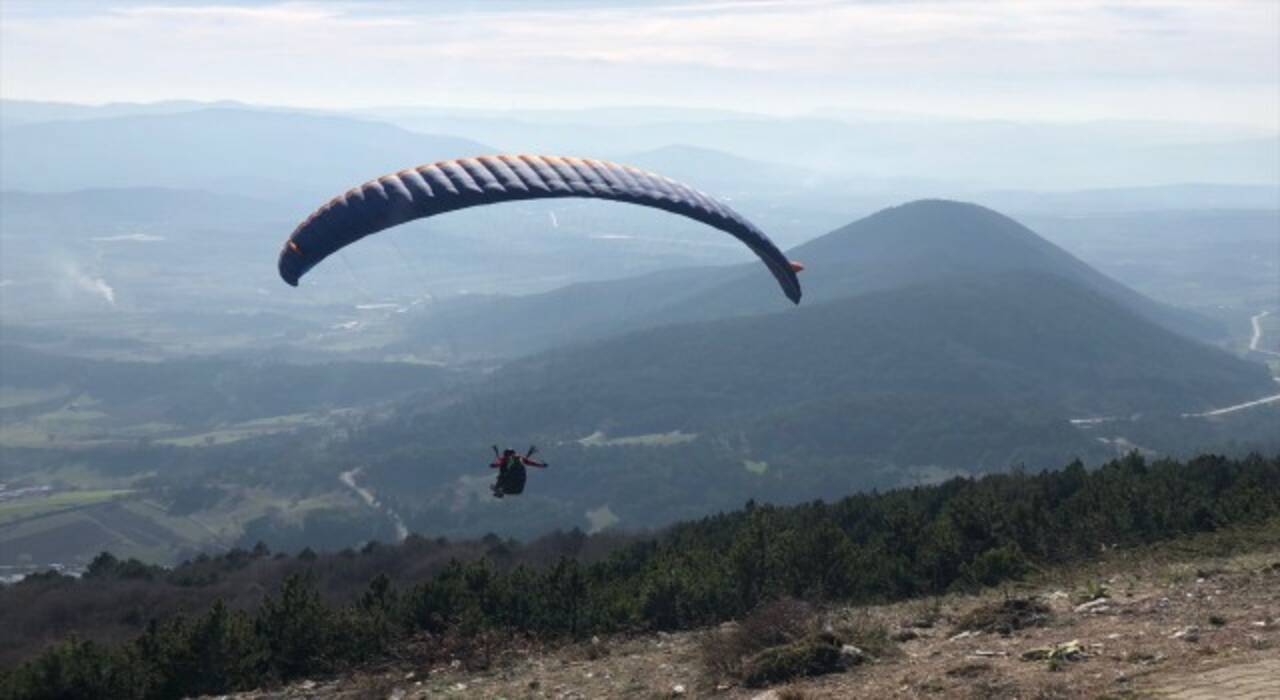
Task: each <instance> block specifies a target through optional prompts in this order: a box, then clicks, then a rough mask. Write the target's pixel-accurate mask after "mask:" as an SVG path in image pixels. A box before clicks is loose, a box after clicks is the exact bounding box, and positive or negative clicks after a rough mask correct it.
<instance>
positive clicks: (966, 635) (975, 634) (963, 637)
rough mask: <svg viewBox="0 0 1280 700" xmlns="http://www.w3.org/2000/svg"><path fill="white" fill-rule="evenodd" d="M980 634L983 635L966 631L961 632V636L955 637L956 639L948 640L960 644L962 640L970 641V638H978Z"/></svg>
mask: <svg viewBox="0 0 1280 700" xmlns="http://www.w3.org/2000/svg"><path fill="white" fill-rule="evenodd" d="M979 634H982V633H981V632H975V631H973V630H966V631H964V632H961V633H960V634H957V635H955V636H954V637H952V638H950V639H948V640H947V641H948V642H958V641H960V640H961V639H968V638H970V637H976V636H978V635H979Z"/></svg>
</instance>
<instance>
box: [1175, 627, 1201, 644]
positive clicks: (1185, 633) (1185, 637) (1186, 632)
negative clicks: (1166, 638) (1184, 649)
mask: <svg viewBox="0 0 1280 700" xmlns="http://www.w3.org/2000/svg"><path fill="white" fill-rule="evenodd" d="M1170 636H1171V637H1172V638H1173V639H1181V640H1182V641H1184V642H1198V641H1200V628H1199V627H1196V626H1195V625H1189V626H1187V627H1183V628H1182V629H1180V630H1178V631H1177V632H1174V633H1173V634H1172V635H1170Z"/></svg>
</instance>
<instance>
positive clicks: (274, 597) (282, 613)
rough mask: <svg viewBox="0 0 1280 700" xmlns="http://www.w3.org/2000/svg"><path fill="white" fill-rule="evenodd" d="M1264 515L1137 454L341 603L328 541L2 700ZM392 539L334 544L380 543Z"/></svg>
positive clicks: (387, 587)
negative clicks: (253, 591) (334, 593)
mask: <svg viewBox="0 0 1280 700" xmlns="http://www.w3.org/2000/svg"><path fill="white" fill-rule="evenodd" d="M1277 516H1280V457H1274V458H1264V457H1260V456H1256V455H1254V456H1250V457H1247V458H1244V459H1239V460H1233V459H1226V458H1222V457H1212V456H1206V457H1200V458H1197V459H1194V460H1191V461H1189V462H1185V463H1180V462H1175V461H1156V462H1148V461H1147V460H1144V459H1143V458H1141V457H1140V456H1138V455H1136V454H1135V455H1131V456H1129V457H1127V458H1125V459H1121V460H1116V461H1113V462H1110V463H1108V464H1106V465H1104V466H1103V467H1101V468H1100V469H1097V470H1094V471H1087V470H1086V469H1084V467H1083V466H1081V465H1080V464H1078V463H1076V464H1071V465H1069V466H1067V467H1066V468H1065V469H1062V470H1060V471H1055V472H1045V473H1040V474H1035V475H1031V474H1026V473H1011V474H1001V475H993V476H987V477H983V478H981V479H956V480H952V481H949V482H946V483H944V484H940V485H936V486H928V487H918V488H912V489H903V490H897V491H892V492H888V493H883V494H865V495H857V496H852V497H849V498H845V499H843V500H841V501H839V502H837V503H834V504H829V505H828V504H822V503H812V504H805V505H800V506H794V507H786V508H779V507H773V506H765V505H756V504H753V503H748V504H747V507H746V508H745V509H743V510H741V511H737V512H734V513H729V514H722V515H718V516H714V517H709V518H705V519H702V520H700V521H697V522H690V523H686V524H683V525H679V526H676V527H673V528H671V529H670V530H668V531H666V532H665V533H663V534H662V535H661V536H658V537H656V538H653V539H649V540H644V541H639V542H633V543H631V544H627V545H625V546H621V547H618V548H617V549H616V551H614V552H613V553H612V554H610V555H608V556H604V557H602V558H598V559H597V560H595V561H593V562H584V561H580V560H579V559H576V558H568V557H565V558H561V559H560V560H559V561H557V562H555V563H554V564H550V565H544V566H537V565H533V564H530V563H526V562H525V561H522V560H521V559H522V557H521V555H520V552H519V549H520V547H519V546H517V545H514V544H513V543H509V542H502V541H501V540H498V539H497V538H492V539H491V540H490V541H489V542H488V545H487V547H486V549H485V554H484V556H482V557H479V558H475V559H471V560H468V561H461V560H458V559H455V560H453V561H451V562H449V563H448V564H446V565H444V568H443V569H442V570H439V571H437V572H436V573H434V575H431V576H429V577H425V578H422V579H417V580H414V579H413V578H411V577H402V576H394V577H393V576H392V575H389V574H388V573H386V572H382V573H379V574H377V575H375V576H373V577H372V580H369V581H368V583H367V585H366V586H365V587H364V590H363V592H361V593H359V594H358V595H353V596H348V597H347V598H346V599H344V600H333V599H332V597H327V596H326V595H325V594H324V592H323V591H324V590H325V589H326V588H327V586H328V582H327V581H326V579H325V572H327V571H332V570H333V569H332V568H331V567H330V566H328V565H327V562H330V561H331V560H332V559H333V558H334V557H341V556H344V555H327V556H324V557H317V558H313V559H310V561H311V564H310V565H305V562H303V565H300V568H298V569H297V570H296V571H294V572H293V573H291V574H289V575H288V576H287V577H286V578H284V579H283V582H282V583H281V584H280V585H279V586H278V587H276V588H275V589H273V590H272V592H271V593H270V594H269V595H266V596H265V597H264V598H263V599H262V600H261V602H260V603H258V604H257V605H256V606H254V607H252V608H246V609H235V608H232V607H228V606H227V605H224V604H222V603H221V602H218V603H215V604H213V606H212V607H210V608H207V609H205V610H203V611H201V612H199V613H198V614H191V615H177V616H172V617H169V618H167V619H163V620H156V621H152V622H151V623H150V624H149V625H148V626H147V627H146V629H145V631H144V632H143V633H142V634H141V635H140V636H137V637H136V638H134V639H132V640H129V641H126V642H123V643H119V644H114V645H104V644H99V643H94V642H89V641H83V640H80V639H75V638H72V639H68V640H64V641H62V642H60V643H58V644H57V645H55V646H53V647H51V648H49V649H48V650H46V651H45V652H44V653H43V654H42V655H40V656H39V657H37V658H35V659H33V660H31V661H29V662H27V663H25V664H23V665H22V666H20V667H18V668H14V669H12V670H9V671H6V672H5V673H4V674H3V676H2V677H0V696H4V697H36V698H38V697H113V698H115V697H119V698H125V697H178V696H183V695H195V694H201V693H223V692H228V691H234V690H241V689H248V688H252V687H258V686H262V685H265V684H270V683H274V682H283V681H288V680H289V679H293V678H298V677H303V676H310V675H314V674H325V673H335V672H340V671H344V670H346V669H349V668H351V667H353V666H355V665H359V664H362V663H366V662H371V661H378V660H385V659H387V658H390V657H393V656H396V655H398V654H400V653H405V652H406V650H408V649H410V648H411V649H412V653H414V654H416V655H418V656H419V657H421V656H431V655H444V654H449V655H453V654H458V655H466V654H468V653H469V654H471V655H472V657H473V658H474V656H475V655H476V653H477V651H476V650H477V649H487V648H490V647H491V645H493V644H495V643H500V641H499V642H495V640H502V639H507V640H511V639H533V640H542V641H549V642H554V641H557V640H569V639H575V638H580V637H583V636H584V635H590V634H593V633H605V632H625V631H631V630H673V629H685V628H691V627H697V626H704V625H708V624H713V623H716V622H719V621H722V620H725V619H728V618H734V617H739V616H742V615H743V614H744V613H746V612H748V611H750V610H752V609H753V608H754V607H756V606H757V605H759V604H760V603H762V602H764V601H768V600H771V599H775V598H781V597H795V598H802V599H808V600H814V601H839V602H853V603H869V602H875V601H883V600H892V599H898V598H905V597H911V596H919V595H925V594H936V593H942V592H945V591H948V590H953V589H957V588H967V587H973V586H978V585H989V584H995V583H998V582H1001V581H1005V580H1009V579H1013V578H1017V577H1019V576H1022V575H1024V574H1026V573H1027V572H1028V571H1029V570H1031V569H1033V568H1035V567H1039V566H1043V565H1046V564H1054V563H1062V562H1069V561H1072V560H1080V559H1085V558H1089V557H1093V556H1096V554H1097V552H1098V551H1099V550H1100V548H1102V547H1103V546H1105V547H1116V546H1119V547H1127V546H1134V545H1140V544H1144V543H1150V542H1156V541H1160V540H1167V539H1172V538H1176V537H1179V536H1183V535H1188V534H1194V533H1202V532H1210V531H1215V530H1219V529H1222V528H1226V527H1235V526H1242V525H1248V524H1251V523H1258V522H1262V521H1265V520H1267V519H1270V518H1274V517H1277ZM588 539H589V538H588ZM396 550H397V548H391V547H374V548H372V550H371V551H370V552H369V553H368V554H355V553H352V554H349V555H346V556H350V557H355V558H360V557H364V556H370V557H394V554H395V552H396ZM258 555H259V556H262V555H264V553H261V552H260V553H258ZM240 556H244V554H243V553H242V554H241V555H240ZM295 563H296V562H295ZM166 575H167V574H164V573H163V572H159V571H156V570H152V569H148V568H147V567H138V566H137V565H133V564H128V563H121V562H116V561H109V560H104V561H103V562H102V563H101V564H100V566H99V570H98V571H96V572H95V573H94V574H93V575H92V576H89V577H86V579H85V580H82V581H78V582H61V583H60V585H61V586H62V587H64V588H67V589H74V588H77V587H82V586H95V585H99V582H100V581H101V580H104V579H110V578H111V577H113V576H130V577H137V578H141V579H146V578H148V577H157V576H166ZM22 585H33V586H34V585H44V586H47V585H48V582H47V581H36V582H32V583H31V584H19V586H22ZM191 585H198V582H191ZM45 595H57V593H56V592H55V591H51V590H49V591H45ZM481 656H483V654H481Z"/></svg>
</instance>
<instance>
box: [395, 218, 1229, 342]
mask: <svg viewBox="0 0 1280 700" xmlns="http://www.w3.org/2000/svg"><path fill="white" fill-rule="evenodd" d="M788 255H789V256H790V257H791V258H792V259H794V260H799V261H802V262H804V263H805V264H807V265H808V269H807V270H806V271H805V272H804V273H803V274H802V275H801V282H802V284H803V285H804V294H805V296H804V301H803V304H804V305H806V306H808V305H813V304H818V303H822V302H824V301H831V300H835V299H841V298H844V297H849V296H854V295H858V294H865V293H867V292H873V291H877V290H884V289H894V288H900V287H907V286H912V285H918V284H926V283H929V282H930V281H932V280H936V279H939V278H943V277H952V276H973V277H979V278H980V277H983V276H987V275H993V274H1001V273H1005V272H1016V271H1038V272H1044V273H1048V274H1051V275H1056V276H1058V277H1062V278H1064V279H1067V280H1072V281H1074V282H1076V283H1077V284H1079V285H1081V286H1082V287H1084V288H1086V289H1090V290H1093V291H1096V292H1098V293H1100V294H1102V295H1104V296H1106V297H1108V298H1110V299H1113V300H1115V301H1117V302H1119V303H1120V304H1121V305H1123V306H1124V307H1126V308H1128V309H1130V310H1132V311H1135V312H1137V313H1138V314H1140V315H1142V316H1143V317H1145V318H1148V319H1151V320H1154V321H1156V322H1157V323H1160V324H1161V325H1164V326H1166V327H1169V328H1172V329H1174V330H1177V331H1178V332H1180V333H1183V334H1185V335H1188V336H1191V337H1196V338H1202V339H1216V338H1217V337H1219V336H1220V335H1221V332H1222V331H1221V328H1220V327H1219V326H1218V325H1217V324H1216V323H1214V322H1212V321H1209V320H1207V319H1205V318H1202V317H1200V316H1198V315H1196V314H1193V313H1190V312H1186V311H1182V310H1180V309H1176V308H1173V307H1170V306H1167V305H1164V304H1161V303H1158V302H1156V301H1153V300H1151V299H1149V298H1147V297H1144V296H1142V295H1140V294H1138V293H1137V292H1135V291H1133V290H1131V289H1129V288H1128V287H1125V286H1124V285H1122V284H1120V283H1118V282H1116V281H1115V280H1113V279H1111V278H1109V277H1106V276H1105V275H1102V274H1101V273H1099V272H1097V271H1096V270H1094V269H1093V268H1091V267H1090V266H1088V265H1086V264H1085V263H1083V262H1081V261H1080V260H1079V259H1077V258H1075V257H1073V256H1072V255H1071V254H1069V253H1067V252H1066V251H1064V250H1062V249H1061V248H1058V247H1057V246H1055V245H1053V244H1051V243H1049V242H1048V241H1046V240H1044V239H1043V238H1041V237H1039V236H1037V235H1036V234H1035V233H1034V232H1033V231H1031V230H1030V229H1028V228H1026V227H1025V226H1022V225H1021V224H1019V223H1018V222H1016V221H1014V220H1013V219H1010V218H1008V217H1006V216H1003V215H1001V214H999V213H997V212H995V211H992V210H990V209H986V208H984V207H980V206H977V205H973V204H964V203H960V202H951V201H944V200H921V201H917V202H911V203H908V204H904V205H901V206H898V207H893V208H890V209H885V210H882V211H880V212H877V213H876V214H873V215H871V216H869V217H866V218H864V219H860V220H858V221H855V222H854V223H851V224H849V225H847V226H844V227H842V228H839V229H837V230H835V231H832V232H831V233H828V234H826V235H824V236H821V237H819V238H817V239H815V240H813V241H810V242H809V243H806V244H804V245H801V246H799V247H796V248H794V249H792V250H790V251H788ZM789 306H790V304H789V303H788V302H787V301H786V300H785V299H783V298H782V297H781V295H779V294H777V290H776V289H775V288H774V286H773V285H772V283H771V280H770V279H769V275H768V273H767V272H766V271H765V270H764V268H763V267H761V266H760V265H759V264H758V263H747V264H743V265H736V266H727V267H721V268H699V269H686V270H671V271H668V272H664V273H659V274H654V275H647V276H643V277H638V278H632V279H625V280H619V281H612V282H604V283H597V284H593V285H574V286H569V287H565V288H562V289H558V290H555V291H551V292H547V293H545V294H540V295H533V296H527V297H517V298H497V299H487V300H482V301H476V300H473V301H469V302H467V303H466V304H465V305H458V306H452V307H451V306H448V305H443V306H442V307H441V308H437V309H433V310H431V311H430V312H429V313H428V315H426V316H425V317H424V318H422V319H419V320H417V321H416V322H415V323H416V327H415V328H414V329H413V330H412V331H411V333H410V340H408V341H405V342H404V343H403V344H402V345H401V346H400V347H401V348H402V349H410V348H412V347H414V346H415V345H419V344H423V343H426V344H434V345H443V346H447V347H451V348H453V350H454V351H455V352H464V353H465V352H470V351H474V352H480V353H484V354H498V355H503V354H505V355H513V354H527V353H531V352H537V351H539V350H544V349H547V348H550V347H555V346H559V345H564V344H567V343H571V342H575V341H582V340H590V339H598V338H602V337H605V336H607V335H610V334H613V333H618V332H621V331H625V330H635V329H639V328H649V327H655V326H660V325H664V324H669V323H678V322H690V321H699V320H710V319H715V318H724V317H729V316H736V315H749V314H754V313H765V312H771V311H785V310H787V307H789ZM503 332H505V333H506V334H508V336H510V337H518V338H519V341H518V342H513V343H510V344H505V345H495V344H494V343H492V342H491V338H493V337H495V335H498V334H501V333H503Z"/></svg>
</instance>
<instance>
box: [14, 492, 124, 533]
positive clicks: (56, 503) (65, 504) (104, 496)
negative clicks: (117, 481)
mask: <svg viewBox="0 0 1280 700" xmlns="http://www.w3.org/2000/svg"><path fill="white" fill-rule="evenodd" d="M130 493H133V491H130V490H127V489H100V490H93V491H59V492H56V493H52V494H50V495H48V496H36V497H33V498H19V499H15V500H14V501H11V502H8V503H0V525H4V524H6V523H11V522H14V521H17V520H24V519H26V518H34V517H39V516H42V515H49V514H50V513H56V512H58V511H62V510H68V509H70V508H83V507H85V506H91V505H96V504H98V503H106V502H107V501H111V500H115V499H116V498H119V497H121V496H124V495H127V494H130Z"/></svg>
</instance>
